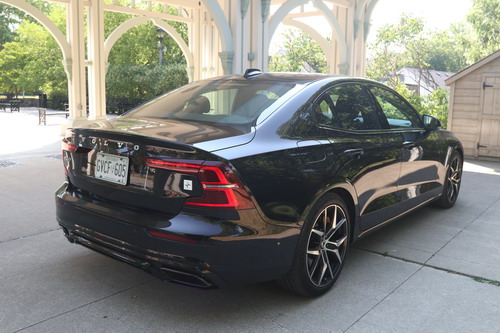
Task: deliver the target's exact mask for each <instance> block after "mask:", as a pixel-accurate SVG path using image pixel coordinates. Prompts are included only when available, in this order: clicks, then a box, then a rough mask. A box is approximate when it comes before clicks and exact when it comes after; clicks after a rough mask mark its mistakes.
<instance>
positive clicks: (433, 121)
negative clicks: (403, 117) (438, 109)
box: [422, 114, 441, 130]
mask: <svg viewBox="0 0 500 333" xmlns="http://www.w3.org/2000/svg"><path fill="white" fill-rule="evenodd" d="M422 122H423V123H424V128H425V129H426V130H435V129H438V128H439V127H441V122H440V121H439V119H437V118H435V117H433V116H430V115H428V114H424V115H423V116H422Z"/></svg>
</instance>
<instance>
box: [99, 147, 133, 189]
mask: <svg viewBox="0 0 500 333" xmlns="http://www.w3.org/2000/svg"><path fill="white" fill-rule="evenodd" d="M94 177H95V178H98V179H102V180H105V181H108V182H112V183H116V184H121V185H127V179H128V157H123V156H117V155H111V154H104V153H97V158H96V161H95V174H94Z"/></svg>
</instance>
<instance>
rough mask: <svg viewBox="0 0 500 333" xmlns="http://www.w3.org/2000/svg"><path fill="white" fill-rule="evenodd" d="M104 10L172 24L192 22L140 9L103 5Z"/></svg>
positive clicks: (179, 17) (187, 18)
mask: <svg viewBox="0 0 500 333" xmlns="http://www.w3.org/2000/svg"><path fill="white" fill-rule="evenodd" d="M104 10H107V11H110V12H115V13H123V14H132V15H140V16H144V15H147V16H148V17H154V18H159V19H162V20H167V21H174V22H184V23H192V22H193V19H192V18H189V17H182V16H176V15H170V14H165V13H159V12H153V11H146V10H141V9H134V8H127V7H121V6H114V5H104Z"/></svg>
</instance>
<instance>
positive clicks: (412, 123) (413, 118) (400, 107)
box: [370, 87, 422, 129]
mask: <svg viewBox="0 0 500 333" xmlns="http://www.w3.org/2000/svg"><path fill="white" fill-rule="evenodd" d="M370 91H371V92H372V93H373V95H374V96H375V98H376V99H377V102H378V104H379V105H380V108H381V109H382V112H383V113H384V115H385V118H386V119H387V123H388V124H389V127H390V128H391V129H407V128H419V127H422V126H421V123H420V116H419V114H418V113H417V112H415V110H413V109H412V108H411V107H410V106H409V105H408V104H407V103H406V101H405V100H403V99H402V98H401V97H399V96H398V95H396V94H394V93H393V92H391V91H389V90H387V89H383V88H380V87H370Z"/></svg>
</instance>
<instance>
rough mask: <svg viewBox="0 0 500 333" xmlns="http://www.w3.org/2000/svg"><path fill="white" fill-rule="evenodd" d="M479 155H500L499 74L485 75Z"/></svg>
mask: <svg viewBox="0 0 500 333" xmlns="http://www.w3.org/2000/svg"><path fill="white" fill-rule="evenodd" d="M482 97H483V101H482V102H483V103H482V105H483V108H482V112H481V132H480V134H479V144H478V150H479V156H489V157H500V75H498V74H496V75H485V76H484V80H483V94H482Z"/></svg>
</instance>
